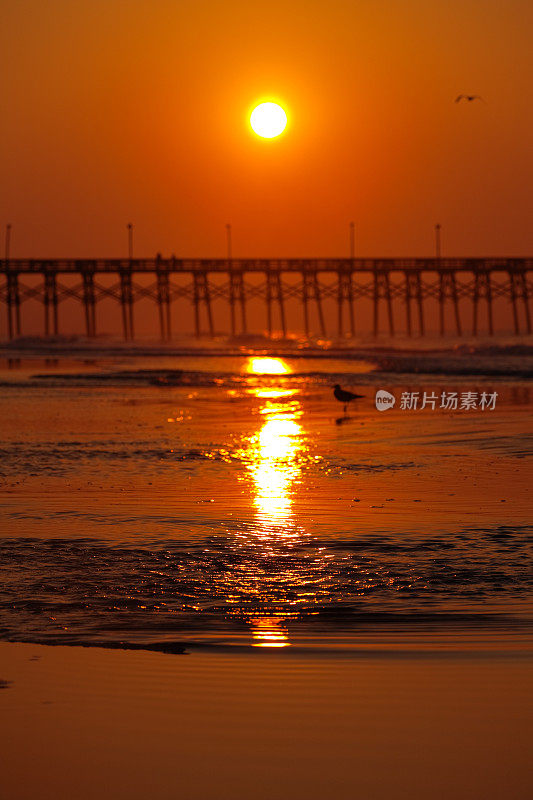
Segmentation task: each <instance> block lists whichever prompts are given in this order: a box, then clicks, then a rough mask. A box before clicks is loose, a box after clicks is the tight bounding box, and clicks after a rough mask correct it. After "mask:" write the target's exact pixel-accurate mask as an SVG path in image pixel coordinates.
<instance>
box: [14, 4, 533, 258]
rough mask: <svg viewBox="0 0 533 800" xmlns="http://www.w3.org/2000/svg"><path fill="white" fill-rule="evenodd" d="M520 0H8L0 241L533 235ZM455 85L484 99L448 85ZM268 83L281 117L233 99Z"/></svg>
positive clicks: (210, 251)
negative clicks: (279, 130) (5, 237)
mask: <svg viewBox="0 0 533 800" xmlns="http://www.w3.org/2000/svg"><path fill="white" fill-rule="evenodd" d="M532 23H533V7H532V5H531V3H530V2H528V1H527V0H510V1H509V2H507V3H505V4H503V3H501V2H496V0H484V1H483V2H481V1H480V0H478V1H477V2H475V0H461V2H459V0H446V2H440V1H439V2H431V3H430V2H422V0H403V1H402V0H397V2H395V1H394V0H391V2H378V1H377V0H372V1H371V0H363V1H362V2H353V1H352V2H341V1H340V0H330V2H327V3H326V2H313V0H305V2H304V1H302V2H300V1H298V2H291V3H288V2H280V1H279V0H274V1H273V2H269V3H250V2H237V1H236V0H233V1H232V0H229V1H228V0H224V2H222V0H221V1H220V2H215V1H214V0H203V1H202V0H195V1H194V2H192V0H191V1H189V0H180V1H179V2H178V0H172V1H171V0H151V2H148V1H147V0H105V1H104V0H86V2H82V1H81V0H80V2H75V3H74V2H72V0H51V1H50V2H47V3H43V2H42V0H4V3H3V15H2V26H1V32H0V39H1V41H0V44H1V47H0V59H1V62H2V70H1V76H2V77H1V81H2V85H1V87H0V88H1V97H2V109H3V112H4V113H3V114H2V125H1V126H0V140H1V153H2V157H1V178H0V186H1V195H0V225H1V226H2V227H3V226H4V225H5V223H7V222H10V223H12V225H13V240H12V255H13V256H23V255H29V256H32V255H33V256H41V255H42V256H61V255H71V256H75V255H77V256H94V255H108V256H119V255H125V254H126V253H127V248H126V244H127V238H126V223H127V222H128V221H131V222H133V223H134V225H135V254H136V255H152V254H154V253H155V252H156V251H161V252H162V253H163V254H170V253H171V252H175V253H176V254H178V255H198V256H201V255H224V253H225V228H224V225H225V223H226V222H231V223H232V225H233V245H234V246H233V253H234V255H235V256H246V255H258V256H269V255H271V256H284V255H287V256H291V255H292V256H295V255H310V256H314V255H317V256H320V255H337V254H348V241H349V240H348V223H349V221H350V220H351V219H353V220H355V222H356V226H357V234H356V239H357V246H356V249H357V254H359V255H381V254H382V255H404V254H412V255H426V254H431V253H432V252H433V225H434V223H435V222H437V221H439V222H441V223H442V226H443V252H444V253H445V254H449V255H476V254H480V255H483V254H487V255H489V254H495V255H496V254H502V255H507V254H509V255H531V253H532V252H533V231H532V228H531V215H532V211H533V201H532V193H531V185H532V177H533V175H532V172H533V170H532V166H533V149H532V147H531V131H532V130H533V110H532V105H531V85H532V84H533V58H532V54H531V53H532V48H531V30H532ZM460 92H470V93H479V94H481V95H483V97H485V98H486V100H487V103H486V104H484V103H472V104H465V103H461V104H455V103H454V98H455V96H456V95H457V94H458V93H460ZM266 98H272V99H279V101H280V102H282V104H283V105H284V106H285V107H286V109H287V111H288V113H289V115H290V120H291V125H290V129H289V130H288V131H287V133H286V135H284V136H283V137H281V138H280V139H276V140H272V141H265V140H261V139H259V138H257V137H255V136H254V135H253V134H252V133H251V131H250V128H249V126H248V122H247V115H248V113H249V111H250V109H251V108H252V107H253V105H254V103H255V102H256V101H259V100H262V99H266Z"/></svg>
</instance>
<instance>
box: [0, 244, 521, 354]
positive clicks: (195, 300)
mask: <svg viewBox="0 0 533 800" xmlns="http://www.w3.org/2000/svg"><path fill="white" fill-rule="evenodd" d="M532 271H533V258H287V259H285V258H277V259H261V258H245V259H242V258H241V259H238V258H236V259H233V258H231V259H228V258H226V259H222V258H220V259H216V258H212V259H210V258H198V259H195V258H176V257H171V258H163V257H162V256H160V255H157V256H156V257H155V258H128V259H115V258H102V259H79V258H75V259H39V258H33V259H24V258H17V259H5V260H4V261H2V263H1V267H0V304H1V306H3V307H5V310H6V312H7V331H8V336H9V338H10V339H12V338H15V337H18V336H21V335H23V333H24V331H23V330H22V325H21V306H22V304H23V303H25V302H26V301H28V300H37V301H38V302H40V303H41V304H42V306H43V333H44V334H45V335H47V336H49V335H56V334H59V333H60V307H61V304H62V303H63V302H64V301H66V300H68V299H74V300H75V301H78V302H79V304H80V310H82V311H83V316H84V326H85V333H86V335H87V336H88V337H94V336H96V335H97V308H98V304H99V303H100V302H101V301H102V300H104V299H105V298H111V299H112V300H114V301H116V303H117V307H120V310H121V315H122V330H123V335H124V338H125V339H127V340H132V339H134V338H135V305H136V303H137V302H138V301H139V300H141V299H144V298H148V299H150V300H152V301H153V303H154V313H155V314H156V315H157V319H158V324H159V331H160V335H161V339H162V340H164V341H168V340H170V339H171V337H172V325H171V317H172V315H171V307H172V306H173V305H174V304H176V303H178V304H179V303H188V304H191V305H192V307H193V311H194V332H195V333H196V335H197V336H200V335H202V334H203V333H207V334H209V335H214V334H215V333H220V330H219V329H218V328H217V327H216V325H215V319H216V318H215V311H216V309H215V306H216V305H217V303H219V302H222V303H225V304H227V306H228V307H229V320H230V330H229V331H228V333H231V334H233V335H236V334H238V333H248V330H249V319H248V315H247V304H248V302H249V301H250V300H251V299H257V298H259V300H260V301H262V302H263V303H264V304H265V307H266V320H267V329H268V333H269V335H270V336H272V335H273V333H274V331H280V332H281V333H282V334H283V335H284V336H285V335H286V334H287V332H288V320H287V313H286V301H287V299H289V298H291V299H296V300H297V302H298V305H299V306H300V308H301V323H302V328H303V330H304V331H305V333H306V335H307V336H309V335H311V334H312V333H317V334H320V335H321V336H327V335H338V336H346V335H348V336H354V335H356V329H357V319H358V303H359V302H360V301H361V300H366V301H367V302H368V301H369V302H370V303H371V304H372V331H373V333H374V335H375V336H378V335H379V333H380V332H385V333H387V334H389V335H391V336H393V335H394V334H395V333H396V332H397V331H398V330H399V329H401V330H402V331H404V332H405V333H406V334H407V335H409V336H413V335H420V336H423V335H424V334H425V333H426V330H427V319H426V316H427V313H426V304H427V301H428V300H429V299H432V300H434V301H435V302H436V303H437V307H438V321H437V323H438V324H437V327H438V331H439V332H440V334H441V335H445V334H446V333H453V334H455V335H458V336H461V335H463V334H469V335H470V334H472V335H474V336H476V335H478V333H479V332H480V330H481V328H480V316H481V314H483V317H484V330H486V332H487V333H488V334H489V335H492V334H494V333H495V332H496V331H495V323H494V314H493V303H494V302H495V300H497V299H499V298H503V299H504V300H505V301H506V302H507V303H508V304H509V307H510V309H511V312H512V320H513V328H514V332H515V334H520V333H531V313H530V305H529V299H530V296H531V291H532V289H533V284H532V280H531V274H532ZM30 276H33V279H35V278H37V282H35V280H32V281H31V282H30V283H28V278H29V277H30ZM67 276H70V281H69V282H65V278H66V277H67ZM72 276H73V277H74V278H75V281H74V283H72V280H71V279H72ZM103 276H107V277H108V278H109V276H111V277H112V282H111V283H110V284H109V283H103V282H102V277H103ZM141 276H144V278H145V282H144V283H140V282H139V280H140V278H141ZM146 277H148V283H146ZM331 299H332V300H333V301H334V302H335V304H336V308H337V315H336V317H337V319H336V329H335V330H333V331H328V330H327V329H326V322H325V320H326V316H325V314H324V309H323V303H324V301H325V300H331ZM312 308H314V310H315V316H316V319H317V321H318V322H317V328H318V330H316V331H312V330H311V324H310V310H311V309H312ZM447 308H451V309H452V311H453V326H452V330H446V325H445V322H446V314H445V311H446V309H447ZM431 322H432V324H434V322H435V321H434V320H433V319H432V320H431ZM358 333H361V331H358Z"/></svg>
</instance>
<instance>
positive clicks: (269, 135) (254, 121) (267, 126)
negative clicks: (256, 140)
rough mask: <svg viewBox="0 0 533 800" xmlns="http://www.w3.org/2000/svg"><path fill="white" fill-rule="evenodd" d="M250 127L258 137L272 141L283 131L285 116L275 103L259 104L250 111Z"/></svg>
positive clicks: (285, 122) (285, 121)
mask: <svg viewBox="0 0 533 800" xmlns="http://www.w3.org/2000/svg"><path fill="white" fill-rule="evenodd" d="M250 125H251V126H252V130H253V131H254V133H257V135H258V136H261V137H262V138H263V139H273V138H274V137H275V136H279V135H280V133H283V131H284V130H285V127H286V125H287V114H286V113H285V111H284V110H283V109H282V107H281V106H278V104H277V103H260V104H259V105H258V106H256V107H255V108H254V110H253V111H252V114H251V116H250Z"/></svg>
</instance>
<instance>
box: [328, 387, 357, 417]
mask: <svg viewBox="0 0 533 800" xmlns="http://www.w3.org/2000/svg"><path fill="white" fill-rule="evenodd" d="M333 394H334V396H335V399H336V400H338V401H339V403H342V404H343V405H344V411H345V412H346V409H347V408H348V403H351V401H352V400H358V399H359V398H360V397H364V394H354V393H353V392H347V391H346V390H345V389H341V387H340V386H339V384H338V383H336V384H335V386H334V387H333Z"/></svg>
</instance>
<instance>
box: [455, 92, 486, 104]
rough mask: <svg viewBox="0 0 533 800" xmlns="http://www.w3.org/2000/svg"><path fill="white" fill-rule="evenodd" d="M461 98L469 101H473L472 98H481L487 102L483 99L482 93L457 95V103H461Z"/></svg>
mask: <svg viewBox="0 0 533 800" xmlns="http://www.w3.org/2000/svg"><path fill="white" fill-rule="evenodd" d="M461 100H466V101H467V102H468V103H471V102H472V100H481V101H482V102H483V103H484V102H485V100H483V98H482V97H481V95H480V94H459V95H457V97H456V98H455V102H456V103H460V102H461Z"/></svg>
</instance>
